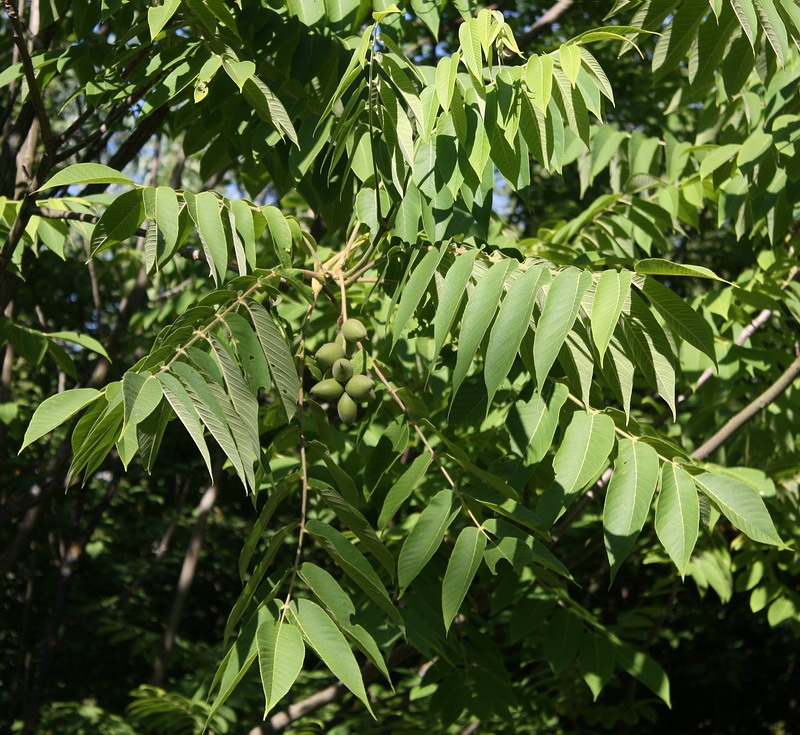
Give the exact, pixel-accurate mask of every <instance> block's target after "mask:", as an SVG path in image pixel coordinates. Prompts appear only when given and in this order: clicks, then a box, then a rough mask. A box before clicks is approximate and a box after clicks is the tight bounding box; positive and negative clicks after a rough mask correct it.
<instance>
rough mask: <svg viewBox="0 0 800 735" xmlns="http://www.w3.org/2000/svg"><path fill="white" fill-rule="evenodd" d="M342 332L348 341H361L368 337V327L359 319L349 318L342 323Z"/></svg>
mask: <svg viewBox="0 0 800 735" xmlns="http://www.w3.org/2000/svg"><path fill="white" fill-rule="evenodd" d="M342 334H343V335H344V338H345V339H346V340H347V341H348V342H360V341H361V340H362V339H365V338H366V336H367V329H366V327H365V326H364V325H363V324H362V323H361V322H360V321H358V319H348V320H347V321H345V323H344V324H342Z"/></svg>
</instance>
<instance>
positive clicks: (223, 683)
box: [206, 606, 272, 726]
mask: <svg viewBox="0 0 800 735" xmlns="http://www.w3.org/2000/svg"><path fill="white" fill-rule="evenodd" d="M266 620H272V615H271V613H270V612H269V610H268V609H267V607H266V606H264V607H261V608H259V610H258V613H257V616H256V617H253V618H252V619H251V620H250V621H248V623H247V625H245V626H244V627H243V628H242V631H241V633H239V637H238V638H237V639H236V643H234V644H233V645H232V646H231V648H230V650H229V651H228V653H227V654H226V655H225V658H224V659H223V660H222V663H221V664H220V666H219V669H218V670H217V673H216V674H215V676H214V680H213V681H212V683H211V689H213V688H214V687H215V686H216V685H217V682H219V691H218V692H217V696H216V698H215V699H214V704H212V705H211V709H210V710H209V711H208V716H207V718H206V726H208V723H209V722H210V721H211V718H212V717H213V716H214V715H215V714H216V713H217V712H218V711H219V709H220V707H222V705H223V704H225V702H227V701H228V697H230V696H231V694H232V693H233V690H234V689H236V687H237V686H238V685H239V682H240V681H241V680H242V679H243V678H244V676H245V674H246V673H247V672H248V671H249V670H250V667H251V666H252V665H253V663H254V662H255V660H256V657H257V656H258V641H257V639H256V636H257V633H258V626H259V625H260V624H261V623H263V622H264V621H266Z"/></svg>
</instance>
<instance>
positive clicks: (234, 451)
mask: <svg viewBox="0 0 800 735" xmlns="http://www.w3.org/2000/svg"><path fill="white" fill-rule="evenodd" d="M170 370H171V371H172V372H173V373H175V374H176V375H177V376H178V377H179V378H180V379H181V384H182V385H183V387H184V388H185V392H186V395H187V396H188V398H189V401H190V404H191V405H192V406H193V407H194V408H195V410H196V411H197V414H198V416H199V417H200V419H201V420H202V422H203V423H204V424H205V426H206V427H207V428H208V430H209V431H210V432H211V435H212V436H213V437H214V439H216V441H217V443H218V444H219V445H220V447H221V448H222V451H223V452H225V455H226V456H227V457H228V459H229V460H230V461H231V464H232V465H233V466H234V468H235V470H236V474H237V475H238V476H239V478H240V479H241V481H242V484H243V485H244V486H245V488H247V480H246V478H247V476H248V473H247V472H245V461H244V460H243V458H242V456H241V454H240V453H239V448H238V446H237V444H236V441H235V439H234V437H233V435H232V433H231V429H230V426H229V424H228V420H227V418H226V416H225V411H224V410H223V407H222V405H221V404H220V402H219V400H218V398H217V396H216V395H215V394H214V391H213V390H212V384H211V383H209V382H207V381H206V379H205V378H204V377H203V375H201V374H200V373H199V372H198V371H197V370H195V369H194V368H193V367H192V366H191V365H189V364H187V363H185V362H181V361H176V362H174V363H172V365H171V366H170ZM162 375H163V373H159V377H161V376H162ZM162 380H163V378H162ZM217 387H218V388H219V386H217ZM221 392H222V391H221V389H220V393H221ZM222 398H223V400H226V401H227V398H226V397H225V395H224V394H223V395H222ZM184 425H185V424H184ZM187 428H188V427H187Z"/></svg>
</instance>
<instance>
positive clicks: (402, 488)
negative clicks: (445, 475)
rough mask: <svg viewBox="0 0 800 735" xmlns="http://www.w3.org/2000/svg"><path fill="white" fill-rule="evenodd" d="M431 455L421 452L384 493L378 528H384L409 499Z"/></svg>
mask: <svg viewBox="0 0 800 735" xmlns="http://www.w3.org/2000/svg"><path fill="white" fill-rule="evenodd" d="M432 460H433V455H431V453H430V452H427V451H426V452H423V453H422V454H420V455H419V456H418V457H416V459H414V461H413V462H412V463H411V464H410V465H409V466H408V468H407V469H406V470H405V471H404V472H403V474H402V475H400V477H399V478H397V480H396V481H395V483H394V485H392V487H391V488H390V489H389V492H388V493H386V497H385V498H384V500H383V507H382V508H381V514H380V516H379V517H378V526H379V527H380V528H386V525H387V524H388V523H389V521H390V520H392V517H393V516H394V514H395V512H396V511H397V509H398V508H399V507H400V506H401V505H402V504H403V503H404V502H405V501H406V500H407V499H408V498H409V497H411V493H412V492H413V491H414V488H415V487H416V486H417V485H418V484H419V483H420V482H421V481H422V478H423V477H425V473H426V472H427V470H428V467H430V464H431V461H432Z"/></svg>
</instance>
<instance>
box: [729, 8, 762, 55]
mask: <svg viewBox="0 0 800 735" xmlns="http://www.w3.org/2000/svg"><path fill="white" fill-rule="evenodd" d="M731 6H732V7H733V10H734V12H735V13H736V17H737V18H738V19H739V23H740V24H741V26H742V30H743V31H744V33H745V35H746V36H747V40H748V41H750V45H751V46H755V42H756V34H757V33H758V18H757V16H756V10H755V8H754V7H753V0H731Z"/></svg>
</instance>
